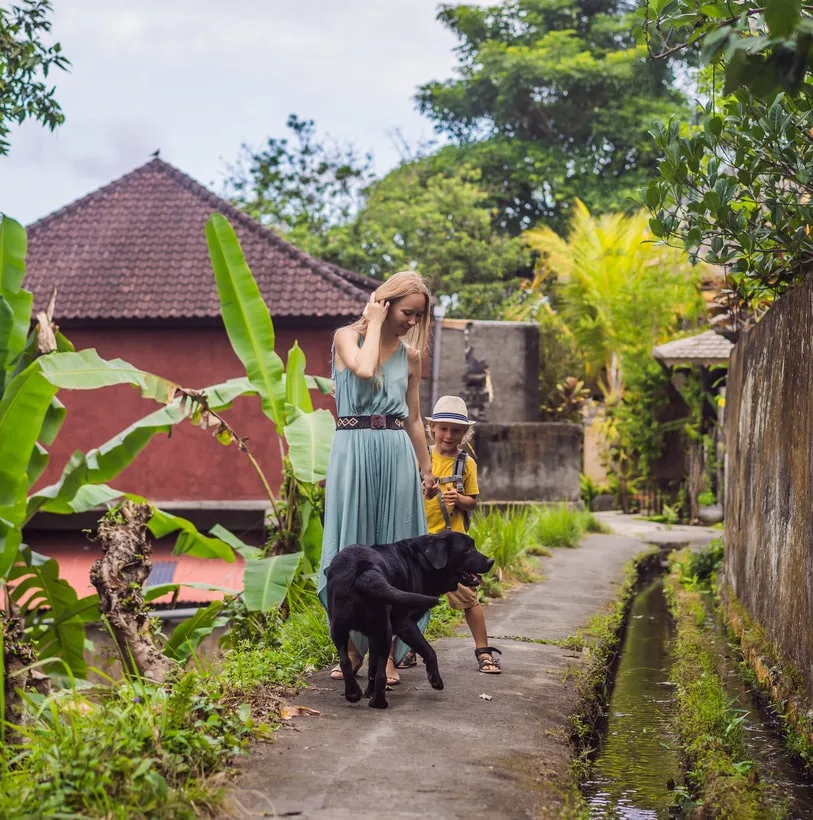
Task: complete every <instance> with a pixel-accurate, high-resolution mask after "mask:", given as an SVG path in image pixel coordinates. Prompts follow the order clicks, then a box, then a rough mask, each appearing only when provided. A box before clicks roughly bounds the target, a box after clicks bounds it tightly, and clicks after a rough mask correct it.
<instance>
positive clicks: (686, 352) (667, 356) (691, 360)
mask: <svg viewBox="0 0 813 820" xmlns="http://www.w3.org/2000/svg"><path fill="white" fill-rule="evenodd" d="M733 347H734V345H733V344H732V343H731V342H730V341H729V340H728V339H726V338H725V337H723V336H720V334H719V333H715V332H714V331H713V330H707V331H705V332H704V333H700V334H698V335H697V336H687V337H686V338H685V339H676V340H675V341H674V342H665V343H664V344H662V345H658V346H657V347H655V348H653V349H652V355H653V356H654V357H655V358H656V359H660V361H662V362H663V363H664V364H665V365H667V366H669V367H675V366H677V365H681V364H687V365H701V366H704V367H712V366H715V365H725V364H728V358H729V356H730V355H731V349H732V348H733Z"/></svg>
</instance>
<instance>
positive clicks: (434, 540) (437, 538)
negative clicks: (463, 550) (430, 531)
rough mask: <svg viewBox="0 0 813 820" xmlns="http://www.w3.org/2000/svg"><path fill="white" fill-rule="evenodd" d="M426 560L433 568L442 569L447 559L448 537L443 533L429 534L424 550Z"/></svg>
mask: <svg viewBox="0 0 813 820" xmlns="http://www.w3.org/2000/svg"><path fill="white" fill-rule="evenodd" d="M424 555H426V560H427V561H429V566H430V567H432V568H433V569H443V568H444V567H445V566H446V563H447V562H448V560H449V539H448V538H447V537H446V536H445V535H430V536H429V538H427V539H426V549H425V550H424Z"/></svg>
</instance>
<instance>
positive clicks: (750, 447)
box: [725, 281, 813, 701]
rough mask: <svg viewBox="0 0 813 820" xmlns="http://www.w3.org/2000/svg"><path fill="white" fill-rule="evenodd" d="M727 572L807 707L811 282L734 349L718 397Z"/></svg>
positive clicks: (811, 650)
mask: <svg viewBox="0 0 813 820" xmlns="http://www.w3.org/2000/svg"><path fill="white" fill-rule="evenodd" d="M725 543H726V556H725V576H726V580H727V582H728V583H729V584H730V585H731V586H732V587H733V590H734V592H735V594H736V596H737V598H738V599H739V600H740V601H741V602H742V603H743V604H744V606H745V608H746V609H747V610H748V612H749V614H750V615H751V617H752V618H753V619H754V620H755V621H756V622H757V623H758V624H759V625H760V626H762V627H763V628H764V630H765V632H766V633H767V635H768V637H769V638H770V640H772V641H773V642H775V643H776V645H777V648H778V649H779V651H780V653H781V655H782V657H783V659H784V660H786V661H788V662H790V663H791V664H793V665H794V666H795V667H796V668H797V669H798V670H799V672H800V673H801V675H802V677H803V679H804V688H805V690H806V693H807V697H808V699H809V700H810V701H813V629H811V624H813V282H811V281H808V282H807V283H806V284H804V285H802V286H800V287H798V288H797V289H796V290H794V291H792V292H791V293H789V294H788V295H786V296H784V297H783V298H782V299H781V300H779V302H777V303H776V305H775V306H774V307H773V308H772V309H771V310H770V312H769V313H768V315H767V316H766V317H765V318H764V319H763V320H762V321H761V322H760V323H759V324H758V325H756V327H754V328H753V329H752V330H751V331H750V332H749V333H747V334H745V335H744V336H743V337H742V339H741V340H740V341H739V342H738V343H737V345H736V347H735V348H734V352H733V355H732V359H731V368H730V371H729V377H728V385H727V391H726V529H725Z"/></svg>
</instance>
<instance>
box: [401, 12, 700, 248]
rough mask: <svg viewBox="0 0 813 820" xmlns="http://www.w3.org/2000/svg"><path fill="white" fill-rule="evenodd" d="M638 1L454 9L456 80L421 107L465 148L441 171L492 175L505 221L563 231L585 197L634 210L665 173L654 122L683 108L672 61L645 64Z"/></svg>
mask: <svg viewBox="0 0 813 820" xmlns="http://www.w3.org/2000/svg"><path fill="white" fill-rule="evenodd" d="M633 16H634V15H633V13H632V11H631V10H630V7H629V5H628V4H625V3H622V2H615V1H614V0H607V1H606V2H603V3H600V4H595V3H587V2H584V1H583V0H565V2H559V3H555V4H551V3H548V2H541V0H510V1H509V2H506V3H502V4H500V5H491V6H476V5H466V4H463V5H454V6H452V5H444V6H441V9H440V12H439V15H438V19H439V20H440V21H441V22H442V23H443V24H444V25H445V26H446V27H447V28H448V29H449V30H450V31H451V32H452V33H453V34H454V35H455V36H456V37H457V38H458V40H459V45H458V48H457V54H458V59H459V64H458V68H457V73H456V76H455V77H453V78H452V79H449V80H446V81H443V82H431V83H428V84H426V85H424V86H423V87H421V88H420V89H419V92H418V95H417V100H418V105H419V107H420V110H421V111H422V112H423V113H425V114H427V115H428V116H429V117H430V118H431V119H432V120H433V121H434V122H435V125H436V128H437V130H438V131H441V132H443V133H445V134H448V135H449V136H451V137H452V138H453V139H454V140H456V141H457V145H453V146H449V147H448V148H444V149H442V150H441V151H440V152H439V153H438V156H437V160H436V162H437V163H442V164H443V165H445V166H446V167H452V166H454V165H457V164H460V163H468V164H470V165H472V166H475V167H477V168H479V169H481V170H482V173H483V180H484V183H485V185H486V188H487V189H488V190H489V192H490V194H491V196H492V197H493V200H492V202H493V207H494V208H495V209H496V210H497V211H498V214H497V222H498V224H499V225H500V227H502V228H503V229H506V230H508V232H509V233H512V234H517V233H519V232H520V231H522V230H524V229H525V228H528V227H529V226H530V225H531V224H534V223H536V222H537V221H539V220H543V221H544V222H545V223H546V224H548V225H549V226H550V227H552V228H554V229H556V230H562V229H564V228H565V225H566V220H567V210H568V208H569V206H570V203H571V202H572V201H573V200H574V199H575V198H576V197H577V196H578V197H580V198H582V199H584V200H585V201H587V203H588V204H589V205H590V207H594V208H596V209H598V210H600V211H607V210H614V209H619V208H623V207H629V204H630V199H629V198H630V196H631V194H632V192H633V191H634V190H635V189H636V188H637V187H639V186H640V185H641V184H642V183H643V182H644V181H645V180H646V178H647V176H648V175H649V174H651V172H652V171H653V170H654V169H655V168H656V165H657V158H656V155H655V153H654V151H653V148H652V146H651V143H650V140H649V139H648V137H647V134H646V131H647V128H648V125H649V124H650V123H652V122H654V121H655V120H656V119H659V118H667V117H669V116H670V115H671V114H677V113H680V112H682V111H683V110H684V101H683V97H682V95H681V94H680V92H678V91H677V90H676V89H675V88H674V87H673V76H672V70H671V67H670V66H669V64H668V62H666V61H661V62H658V63H652V62H650V61H648V60H647V59H646V57H647V52H646V47H645V46H644V45H643V44H638V43H637V42H636V35H635V33H634V32H633Z"/></svg>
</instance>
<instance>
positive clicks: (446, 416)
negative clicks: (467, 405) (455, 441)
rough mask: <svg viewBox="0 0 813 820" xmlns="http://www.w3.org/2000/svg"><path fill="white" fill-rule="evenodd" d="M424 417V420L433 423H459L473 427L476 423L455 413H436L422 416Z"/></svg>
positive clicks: (462, 425)
mask: <svg viewBox="0 0 813 820" xmlns="http://www.w3.org/2000/svg"><path fill="white" fill-rule="evenodd" d="M424 418H425V419H426V421H431V422H434V423H435V424H441V423H443V422H446V423H447V424H459V425H460V426H461V427H473V426H474V425H475V424H476V423H477V422H474V421H469V419H467V418H466V417H465V416H461V415H458V414H457V413H438V414H436V415H433V416H424Z"/></svg>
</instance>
